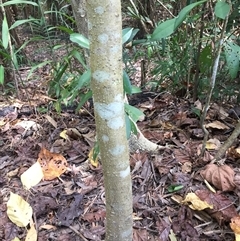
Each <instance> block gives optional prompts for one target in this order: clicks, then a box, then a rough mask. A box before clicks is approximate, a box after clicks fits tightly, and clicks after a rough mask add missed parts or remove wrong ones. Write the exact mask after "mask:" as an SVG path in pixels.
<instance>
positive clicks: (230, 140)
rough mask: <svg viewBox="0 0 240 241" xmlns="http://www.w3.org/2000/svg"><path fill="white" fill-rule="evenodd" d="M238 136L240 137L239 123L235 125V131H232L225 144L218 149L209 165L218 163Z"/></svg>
mask: <svg viewBox="0 0 240 241" xmlns="http://www.w3.org/2000/svg"><path fill="white" fill-rule="evenodd" d="M239 135H240V121H239V122H238V124H237V125H236V127H235V130H234V131H233V133H232V134H231V136H229V138H228V139H227V140H226V141H225V143H224V144H223V145H222V146H221V148H219V150H218V152H217V154H216V155H215V157H214V159H213V160H212V161H211V163H214V162H216V161H219V160H220V159H221V158H222V156H223V155H224V154H225V153H226V151H227V150H228V148H229V147H230V146H231V145H232V144H233V142H234V141H235V140H236V139H237V137H238V136H239Z"/></svg>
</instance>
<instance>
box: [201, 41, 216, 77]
mask: <svg viewBox="0 0 240 241" xmlns="http://www.w3.org/2000/svg"><path fill="white" fill-rule="evenodd" d="M212 61H213V59H212V46H211V45H210V44H209V45H207V46H205V47H204V49H203V50H202V51H201V53H200V56H199V66H200V71H201V72H202V73H204V72H205V71H206V70H207V69H210V68H211V66H212Z"/></svg>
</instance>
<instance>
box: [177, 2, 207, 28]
mask: <svg viewBox="0 0 240 241" xmlns="http://www.w3.org/2000/svg"><path fill="white" fill-rule="evenodd" d="M204 2H206V0H202V1H199V2H196V3H192V4H190V5H187V6H186V7H184V8H183V9H182V10H181V11H180V13H179V14H178V16H177V18H176V21H175V24H174V31H175V30H176V29H177V28H178V27H179V25H180V24H182V22H183V21H184V20H185V18H186V17H187V15H188V13H189V12H190V11H191V10H192V9H193V8H195V7H196V6H198V5H200V4H202V3H204Z"/></svg>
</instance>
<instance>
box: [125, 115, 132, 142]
mask: <svg viewBox="0 0 240 241" xmlns="http://www.w3.org/2000/svg"><path fill="white" fill-rule="evenodd" d="M125 122H126V132H127V139H129V138H130V135H131V121H130V119H129V116H128V115H127V114H126V113H125Z"/></svg>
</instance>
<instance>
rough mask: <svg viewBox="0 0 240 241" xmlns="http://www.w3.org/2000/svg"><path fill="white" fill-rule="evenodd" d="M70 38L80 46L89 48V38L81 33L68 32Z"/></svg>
mask: <svg viewBox="0 0 240 241" xmlns="http://www.w3.org/2000/svg"><path fill="white" fill-rule="evenodd" d="M70 40H71V41H72V42H74V43H76V44H78V45H79V46H80V47H83V48H85V49H89V40H88V39H87V38H86V37H84V36H83V35H82V34H79V33H72V34H70Z"/></svg>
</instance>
